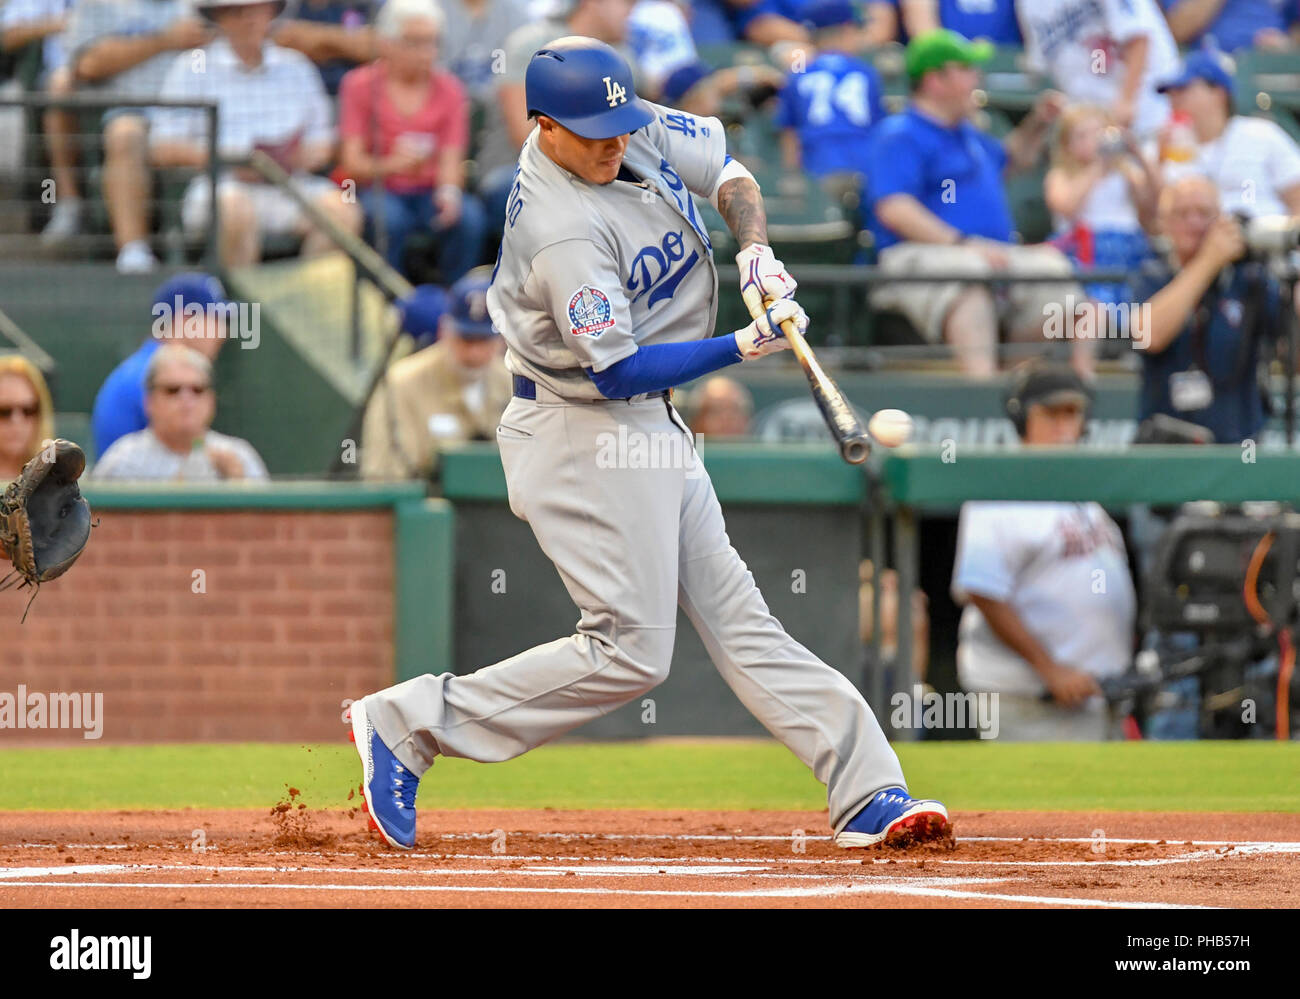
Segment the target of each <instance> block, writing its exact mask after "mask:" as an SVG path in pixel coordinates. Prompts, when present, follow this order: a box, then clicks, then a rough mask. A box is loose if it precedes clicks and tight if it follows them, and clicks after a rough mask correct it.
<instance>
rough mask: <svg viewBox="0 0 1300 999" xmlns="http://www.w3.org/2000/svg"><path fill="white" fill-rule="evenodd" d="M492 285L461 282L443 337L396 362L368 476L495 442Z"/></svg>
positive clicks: (498, 399)
mask: <svg viewBox="0 0 1300 999" xmlns="http://www.w3.org/2000/svg"><path fill="white" fill-rule="evenodd" d="M389 2H390V3H391V2H392V0H389ZM491 283H492V269H491V268H490V267H480V268H478V269H476V270H474V271H471V272H470V273H469V274H466V275H465V276H464V277H463V278H461V279H460V280H459V281H458V282H456V284H454V285H453V286H452V287H451V289H450V290H449V292H448V298H449V299H450V307H449V309H448V311H447V313H446V314H445V315H444V316H443V318H442V322H441V324H440V327H439V331H438V342H437V343H435V344H434V345H433V346H432V347H428V348H426V349H425V350H421V351H419V352H417V353H415V354H412V355H410V356H409V357H405V358H403V359H402V360H400V361H398V362H397V363H396V364H394V365H393V366H392V368H391V369H389V371H388V373H387V374H386V375H385V377H384V380H383V381H382V382H381V383H380V385H379V387H378V388H377V389H376V390H375V394H374V396H372V397H371V400H370V404H369V406H367V407H366V418H365V423H364V425H363V428H362V447H361V474H362V475H363V476H364V477H365V478H367V479H405V478H428V477H430V476H432V475H433V474H434V473H435V472H436V470H437V464H438V455H439V453H440V452H441V451H442V449H443V448H445V447H446V446H447V445H448V444H457V443H462V442H464V441H469V440H478V441H494V440H496V425H497V421H498V420H500V419H501V414H502V412H504V410H505V408H506V404H507V403H508V402H509V401H510V393H511V382H510V375H509V373H508V372H507V371H506V366H505V362H504V360H503V359H502V351H501V338H500V334H499V332H498V331H497V329H496V327H495V326H493V325H492V320H491V318H490V317H489V316H488V311H487V290H488V286H489V285H490V284H491Z"/></svg>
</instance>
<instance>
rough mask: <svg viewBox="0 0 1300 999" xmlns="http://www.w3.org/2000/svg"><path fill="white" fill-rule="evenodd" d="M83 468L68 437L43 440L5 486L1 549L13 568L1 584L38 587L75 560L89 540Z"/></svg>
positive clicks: (0, 506)
mask: <svg viewBox="0 0 1300 999" xmlns="http://www.w3.org/2000/svg"><path fill="white" fill-rule="evenodd" d="M85 470H86V455H85V453H84V452H83V451H82V450H81V448H79V447H78V446H77V445H76V444H74V443H72V441H65V440H62V439H59V440H55V441H46V442H45V446H44V447H42V448H41V450H40V453H38V454H37V455H36V457H35V458H33V459H32V460H31V461H29V462H28V463H27V464H26V465H25V466H24V467H23V471H22V474H21V475H19V476H18V478H16V479H14V481H13V482H11V483H10V484H9V487H8V488H7V489H6V490H5V491H4V496H2V497H0V549H3V550H4V551H5V552H6V553H7V554H8V556H9V561H11V562H12V563H13V565H14V571H13V572H11V573H9V575H7V576H5V577H4V579H0V590H3V589H8V588H10V587H13V586H19V587H22V586H30V587H33V589H34V590H37V591H39V590H40V586H41V584H42V583H44V582H47V581H49V580H51V579H55V578H56V577H58V576H62V575H63V574H64V573H65V572H67V571H68V569H69V568H71V566H72V563H73V562H75V561H76V560H77V556H78V555H80V554H81V552H82V550H83V549H84V548H85V547H86V542H87V541H89V540H90V504H89V503H87V502H86V500H85V498H84V497H83V496H82V495H81V489H80V488H79V487H78V486H77V479H79V478H80V477H81V473H82V472H84V471H85ZM35 599H36V593H35V592H33V593H32V600H35ZM27 606H28V607H29V608H30V607H31V600H29V601H28V602H27ZM23 620H24V621H25V620H27V611H25V610H24V611H23Z"/></svg>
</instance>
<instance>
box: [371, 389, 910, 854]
mask: <svg viewBox="0 0 1300 999" xmlns="http://www.w3.org/2000/svg"><path fill="white" fill-rule="evenodd" d="M537 393H538V398H537V400H536V401H533V400H527V399H521V398H515V399H513V400H511V402H510V404H509V406H507V407H506V410H505V413H504V414H503V416H502V418H501V424H500V426H499V427H498V428H497V440H498V442H499V444H500V447H501V462H502V465H503V466H504V468H505V474H506V483H507V486H508V489H509V496H510V509H511V510H512V511H513V512H514V513H515V515H516V516H518V517H520V518H522V519H523V520H525V521H527V522H528V523H529V525H531V527H532V529H533V532H534V534H535V535H536V536H537V540H538V543H539V544H540V545H541V547H542V550H543V551H544V552H545V553H546V555H547V557H548V558H550V559H551V561H552V562H554V563H555V567H556V569H558V570H559V573H560V577H561V578H562V579H563V581H564V585H565V587H566V588H567V589H568V591H569V595H570V596H571V597H572V598H573V602H574V603H575V604H577V606H578V608H579V610H580V611H581V614H582V616H581V619H580V620H579V621H578V625H577V629H576V631H575V633H574V634H572V635H569V636H568V637H567V638H561V639H558V640H556V641H554V642H550V643H547V644H545V645H539V646H537V647H536V648H532V649H529V650H528V651H526V652H521V653H520V654H519V655H517V656H513V657H511V658H510V659H507V660H505V661H504V662H499V663H497V664H495V665H493V666H488V667H485V668H483V669H480V670H478V671H477V672H475V673H471V674H468V675H466V676H456V675H454V674H452V673H443V674H441V675H439V676H434V675H432V674H426V675H424V676H419V677H415V678H413V679H411V680H407V681H405V682H404V683H400V684H398V685H397V686H395V687H390V688H388V689H387V690H383V691H381V692H379V693H377V694H372V695H370V696H369V697H368V698H366V707H367V711H368V713H369V717H370V718H371V719H372V721H373V723H374V726H375V730H376V731H377V732H378V734H379V737H380V738H381V739H382V740H383V741H384V743H385V745H387V746H388V747H389V748H391V749H392V751H393V753H394V755H396V757H397V758H398V759H399V760H400V761H401V762H402V764H403V765H405V766H407V767H409V768H410V769H411V770H412V771H413V772H414V773H416V774H423V773H424V771H425V770H427V769H428V768H429V767H430V766H431V765H432V764H433V761H434V758H435V757H436V756H438V755H439V754H441V755H444V756H459V757H464V758H466V759H471V760H478V761H480V762H484V763H489V762H497V761H500V760H508V759H511V758H512V757H515V756H518V755H520V754H521V753H526V752H527V751H528V750H530V749H532V748H533V747H535V746H540V745H541V744H542V743H544V742H547V741H548V740H551V739H554V738H555V737H557V736H560V735H563V734H564V733H565V732H568V731H570V730H572V729H575V728H577V727H578V726H579V725H582V724H583V723H585V722H588V721H590V720H592V719H593V718H599V717H601V716H602V715H604V714H607V713H608V712H610V711H612V710H613V709H614V708H617V707H618V706H620V705H622V704H625V703H626V702H628V701H629V700H632V699H633V698H636V697H639V696H641V695H643V694H645V693H646V692H647V691H650V690H652V689H654V687H655V686H657V685H658V684H660V683H662V682H663V681H664V679H665V678H666V677H667V676H668V669H669V665H670V664H671V662H672V655H673V639H674V634H675V631H676V624H677V614H676V609H677V605H678V604H679V603H680V605H681V607H682V609H683V610H684V611H685V612H686V615H687V617H689V618H690V621H691V623H692V624H693V625H694V626H695V629H696V631H697V632H699V635H700V638H701V639H702V640H703V642H704V645H705V647H706V648H707V649H708V652H709V655H710V657H711V658H712V660H713V663H714V665H715V666H716V667H717V669H718V672H719V673H720V674H721V675H722V678H723V680H725V681H726V683H727V685H728V686H730V687H731V689H732V690H733V691H734V692H735V694H736V696H737V697H739V698H740V700H741V702H742V703H743V704H744V705H745V707H746V708H748V709H749V711H750V712H751V713H752V714H753V715H754V717H756V718H757V719H758V720H759V721H760V722H762V724H763V725H764V726H765V727H766V728H767V730H768V731H769V732H771V733H772V735H773V736H775V737H776V738H777V739H779V740H781V742H783V743H784V744H785V745H786V746H788V747H789V749H790V751H791V752H793V753H794V754H795V756H797V757H798V758H799V759H800V760H802V761H803V762H804V764H805V765H807V766H808V767H809V768H810V769H811V770H812V772H813V773H814V774H815V775H816V776H817V779H818V780H820V781H821V782H822V783H824V784H825V785H826V788H827V798H828V803H829V808H830V821H831V825H832V827H833V828H834V829H835V831H836V832H838V831H839V830H840V829H841V828H842V827H843V826H844V825H845V824H846V823H847V822H848V821H849V820H850V819H851V818H853V816H854V815H856V814H857V812H858V811H859V810H860V809H861V808H862V807H863V806H864V805H865V804H866V803H867V802H868V801H869V800H870V799H871V797H872V796H873V795H874V794H875V793H876V792H877V791H879V790H881V789H883V788H886V787H906V784H905V782H904V780H903V772H902V768H901V767H900V766H899V762H898V757H897V755H896V754H895V753H894V751H893V748H892V747H891V746H890V745H889V742H888V740H886V738H885V735H884V733H883V732H882V731H881V728H880V725H879V724H878V723H877V721H876V718H875V715H874V714H872V712H871V709H870V708H869V707H868V706H867V703H866V701H865V700H864V699H863V698H862V695H861V694H860V693H859V692H858V690H857V688H856V687H854V685H853V684H852V683H850V682H849V680H848V679H846V678H845V677H844V676H843V675H842V674H841V673H839V672H838V671H837V670H835V669H832V668H831V667H830V666H828V665H827V664H826V663H824V662H822V661H821V660H820V659H818V658H817V657H816V656H815V655H813V654H812V653H811V652H809V651H808V650H807V649H806V648H804V647H803V646H802V645H800V644H799V643H798V642H796V641H795V640H794V639H793V638H791V637H790V636H789V635H787V634H786V632H785V629H784V628H783V627H782V626H781V623H780V622H779V621H777V620H776V618H774V617H773V616H772V615H771V613H770V612H769V611H768V609H767V605H766V603H764V601H763V596H762V594H761V593H760V592H759V590H758V587H757V586H756V585H755V584H754V577H753V576H752V575H751V574H750V572H749V570H748V569H747V568H746V566H745V563H744V562H743V561H741V559H740V556H739V555H738V554H737V553H736V550H735V549H734V548H732V546H731V542H730V540H729V539H728V538H727V531H726V525H725V524H724V523H723V519H722V509H721V507H720V506H719V505H718V499H717V496H716V495H715V494H714V492H713V485H712V483H711V482H710V481H709V477H708V473H707V472H706V471H705V470H704V467H703V465H702V464H701V463H700V461H699V459H698V458H697V457H696V455H695V452H694V447H693V443H692V441H691V438H690V436H689V434H688V433H687V432H686V430H685V429H684V425H683V424H682V423H681V418H680V417H679V416H678V415H677V414H676V411H675V410H674V409H672V407H671V406H670V404H669V403H668V402H667V401H666V400H664V399H663V398H661V397H652V398H648V399H640V400H633V401H607V402H574V401H566V400H563V399H560V398H559V397H557V396H555V395H553V394H551V393H549V392H547V391H546V390H545V389H544V388H543V387H542V386H538V389H537ZM647 465H649V466H650V467H646V466H647ZM665 466H667V467H665Z"/></svg>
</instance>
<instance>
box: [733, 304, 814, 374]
mask: <svg viewBox="0 0 1300 999" xmlns="http://www.w3.org/2000/svg"><path fill="white" fill-rule="evenodd" d="M787 319H790V320H793V321H794V324H795V328H796V329H797V330H798V331H799V332H800V333H807V332H808V314H807V313H806V312H804V311H803V306H801V305H800V304H799V303H798V302H796V301H795V300H794V299H793V298H783V299H781V300H780V301H776V302H773V303H772V305H771V307H769V308H768V310H767V311H766V312H765V313H763V315H761V316H759V317H758V318H757V319H755V320H754V321H753V322H752V323H750V324H749V325H748V326H746V327H745V328H744V329H743V330H736V346H737V347H739V348H740V356H741V357H742V358H744V359H745V360H752V359H753V358H755V357H763V356H765V355H767V354H775V353H776V352H777V351H778V350H789V349H790V341H789V340H787V339H786V338H785V333H783V332H782V330H781V324H782V323H783V322H785V321H786V320H787Z"/></svg>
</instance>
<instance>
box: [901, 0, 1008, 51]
mask: <svg viewBox="0 0 1300 999" xmlns="http://www.w3.org/2000/svg"><path fill="white" fill-rule="evenodd" d="M895 2H896V3H897V4H898V13H899V17H900V19H901V20H902V22H903V31H904V33H905V35H906V36H907V37H908V38H915V37H916V36H917V35H923V34H925V33H926V32H927V31H933V30H934V29H935V28H947V29H948V30H949V31H955V32H957V34H959V35H964V36H965V37H967V38H983V39H986V40H987V41H990V42H992V43H993V44H994V45H1015V46H1021V45H1023V44H1024V38H1023V37H1022V36H1021V34H1020V22H1019V21H1018V20H1017V19H1016V0H895Z"/></svg>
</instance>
